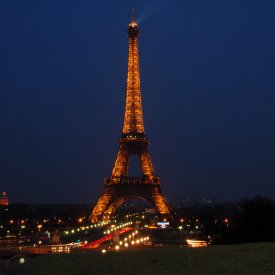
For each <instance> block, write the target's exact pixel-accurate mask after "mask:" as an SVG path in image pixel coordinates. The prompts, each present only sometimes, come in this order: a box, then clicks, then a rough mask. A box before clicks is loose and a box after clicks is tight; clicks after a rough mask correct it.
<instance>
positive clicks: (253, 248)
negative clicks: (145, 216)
mask: <svg viewBox="0 0 275 275" xmlns="http://www.w3.org/2000/svg"><path fill="white" fill-rule="evenodd" d="M8 274H26V275H33V274H35V275H36V274H37V275H40V274H41V275H44V274H47V275H49V274H56V275H59V274H66V275H70V274H74V275H84V274H100V275H101V274H125V275H126V274H152V275H153V274H192V275H195V274H204V275H205V274H211V275H212V274H242V275H245V274H249V275H252V274H275V243H259V244H245V245H228V246H210V247H207V248H196V249H189V248H176V247H175V248H172V247H167V248H165V247H164V248H162V247H159V248H147V249H140V250H132V251H129V250H128V251H120V252H110V253H108V254H106V255H102V254H101V253H100V252H98V251H97V252H92V253H77V254H69V255H44V256H40V257H36V258H31V259H28V261H27V262H26V264H24V265H21V266H20V267H19V268H18V269H17V270H15V271H13V272H9V273H8Z"/></svg>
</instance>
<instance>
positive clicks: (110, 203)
mask: <svg viewBox="0 0 275 275" xmlns="http://www.w3.org/2000/svg"><path fill="white" fill-rule="evenodd" d="M138 36H139V28H138V24H137V23H136V21H135V19H134V16H133V18H132V21H131V22H130V24H129V25H128V37H129V52H128V76H127V93H126V107H125V115H124V124H123V130H122V136H121V138H120V140H119V151H118V154H117V158H116V161H115V165H114V168H113V171H112V175H111V177H110V178H108V179H105V185H104V192H103V194H102V195H101V197H100V198H99V200H98V202H97V204H96V205H95V207H94V209H93V211H92V214H91V216H90V220H91V221H92V222H96V221H98V220H100V219H109V218H110V217H111V216H112V215H113V213H114V212H115V210H116V209H117V207H118V206H119V205H120V204H122V203H123V202H124V201H125V200H127V199H129V198H141V199H145V200H147V201H149V202H150V203H151V204H152V205H154V206H155V208H156V210H157V211H158V212H159V213H160V214H163V215H168V214H169V213H170V210H169V207H168V204H167V202H166V200H165V198H164V196H163V195H162V193H161V190H160V179H159V178H158V177H156V176H155V174H154V169H153V165H152V162H151V159H150V156H149V153H148V150H147V146H148V139H147V137H146V136H145V132H144V124H143V115H142V103H141V93H140V73H139V57H138ZM132 155H137V156H138V157H139V162H140V170H141V176H140V177H129V176H128V167H129V161H130V157H131V156H132Z"/></svg>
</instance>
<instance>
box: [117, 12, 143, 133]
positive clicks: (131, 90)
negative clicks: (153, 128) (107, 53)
mask: <svg viewBox="0 0 275 275" xmlns="http://www.w3.org/2000/svg"><path fill="white" fill-rule="evenodd" d="M138 36H139V27H138V24H137V22H136V21H135V19H134V16H133V18H132V21H131V22H130V23H129V25H128V37H129V49H128V76H127V91H126V104H125V114H124V124H123V131H122V132H123V135H124V136H125V135H127V134H144V125H143V115H142V103H141V92H140V72H139V56H138Z"/></svg>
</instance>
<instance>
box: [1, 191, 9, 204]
mask: <svg viewBox="0 0 275 275" xmlns="http://www.w3.org/2000/svg"><path fill="white" fill-rule="evenodd" d="M0 205H9V199H8V195H7V193H6V192H3V193H2V197H0Z"/></svg>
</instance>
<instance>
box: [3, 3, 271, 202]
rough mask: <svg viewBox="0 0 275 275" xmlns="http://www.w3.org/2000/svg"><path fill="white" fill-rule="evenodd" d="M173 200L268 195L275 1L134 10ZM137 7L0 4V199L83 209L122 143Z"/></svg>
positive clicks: (146, 104)
mask: <svg viewBox="0 0 275 275" xmlns="http://www.w3.org/2000/svg"><path fill="white" fill-rule="evenodd" d="M136 2H137V3H136V13H137V21H138V23H139V25H140V39H139V49H140V62H141V64H140V67H141V68H140V69H141V81H142V97H143V110H144V119H145V129H146V134H147V136H148V138H149V140H150V147H149V151H150V154H151V158H152V161H153V165H154V168H155V172H156V175H157V176H160V178H161V181H162V190H163V192H164V194H165V195H166V197H167V198H168V200H170V201H171V200H174V199H177V198H181V197H186V196H192V195H194V194H199V195H201V196H205V197H215V198H217V199H220V200H238V199H240V198H244V197H246V198H248V197H253V196H255V195H262V196H269V197H271V198H275V124H274V119H275V78H274V76H275V17H274V14H275V1H274V0H264V1H258V0H257V1H253V0H241V1H240V0H230V1H229V0H228V1H220V0H219V1H218V0H212V1H211V0H209V1H206V0H193V1H175V0H174V1H171V0H166V1H163V0H148V1H136ZM131 6H132V1H126V0H120V1H111V0H105V1H100V0H89V1H88V0H84V1H73V0H66V1H65V0H48V1H37V0H35V1H28V0H26V1H22V0H14V1H13V0H12V1H1V2H0V35H1V39H0V133H1V134H0V167H1V168H0V191H7V192H8V194H9V198H10V200H11V201H12V202H30V203H34V202H35V203H57V202H60V203H64V202H65V203H91V202H95V201H96V199H97V198H98V197H99V195H100V194H101V192H102V191H103V180H104V178H105V177H108V176H110V173H111V170H112V167H113V164H114V161H115V157H116V154H117V150H118V138H119V137H120V135H121V130H122V123H123V113H124V102H125V91H126V75H127V50H128V37H127V33H126V30H127V24H128V23H129V21H130V17H131Z"/></svg>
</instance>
